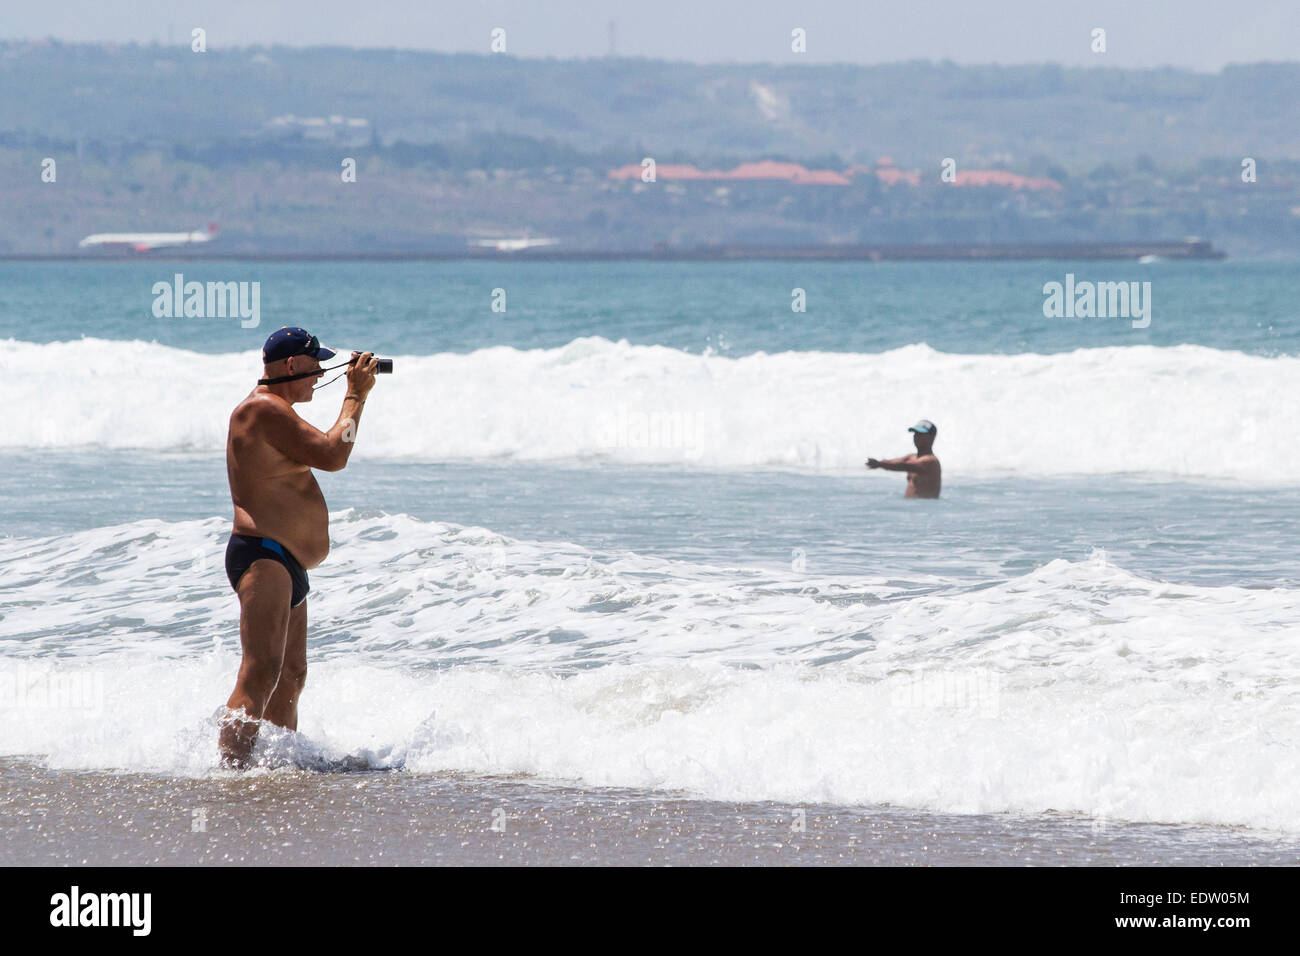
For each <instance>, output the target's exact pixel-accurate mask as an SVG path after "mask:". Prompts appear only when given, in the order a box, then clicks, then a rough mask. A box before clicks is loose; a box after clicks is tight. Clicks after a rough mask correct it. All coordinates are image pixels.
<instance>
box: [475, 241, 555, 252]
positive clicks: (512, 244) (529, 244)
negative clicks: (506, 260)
mask: <svg viewBox="0 0 1300 956" xmlns="http://www.w3.org/2000/svg"><path fill="white" fill-rule="evenodd" d="M559 241H560V240H558V239H471V240H470V245H471V246H477V247H479V248H480V249H494V250H495V251H497V252H519V251H520V250H522V249H534V248H536V247H537V246H553V245H555V244H556V243H557V242H559Z"/></svg>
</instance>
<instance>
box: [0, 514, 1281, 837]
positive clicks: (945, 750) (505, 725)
mask: <svg viewBox="0 0 1300 956" xmlns="http://www.w3.org/2000/svg"><path fill="white" fill-rule="evenodd" d="M227 530H228V529H227V525H226V522H225V521H224V519H215V518H214V519H211V520H209V521H194V522H183V523H176V524H167V523H164V522H159V521H152V520H151V521H141V522H135V523H132V524H129V525H123V526H118V527H111V528H99V529H93V530H90V531H84V532H79V533H76V534H70V535H64V536H58V537H54V538H46V539H8V540H0V614H2V615H3V618H2V619H0V754H4V755H15V754H39V755H42V756H43V759H45V760H46V761H48V762H49V763H50V764H51V765H52V766H55V767H64V768H97V769H106V768H126V769H134V770H150V771H160V772H170V773H208V772H211V771H212V770H213V768H214V767H215V763H216V753H215V728H214V724H213V722H212V715H213V713H214V711H215V710H216V708H217V706H218V705H219V704H220V703H221V702H222V701H223V700H224V698H225V697H226V695H227V694H228V693H229V690H230V685H231V682H232V681H233V677H234V673H235V668H236V664H237V660H238V655H237V628H236V616H235V603H234V600H233V596H232V595H231V593H230V591H229V588H228V586H227V585H226V582H225V580H224V577H223V574H222V571H221V567H220V562H219V560H217V555H218V554H219V549H220V546H221V544H222V543H223V539H224V535H225V533H226V531H227ZM332 534H333V537H334V540H335V542H336V545H337V550H336V552H335V553H334V554H332V555H331V557H330V559H329V560H328V561H327V563H326V564H324V565H322V566H321V567H320V568H319V569H317V570H316V571H314V572H313V574H312V583H313V588H314V590H313V594H312V597H311V598H310V602H309V606H310V616H311V619H312V632H311V633H312V641H311V650H310V657H311V673H310V677H309V680H308V689H307V691H306V694H305V696H304V698H303V704H302V708H303V709H302V723H301V736H300V737H291V738H284V737H283V736H279V737H275V736H274V735H272V737H271V738H269V739H268V741H267V743H268V745H269V746H268V747H267V749H265V750H264V751H263V753H264V756H266V757H268V758H269V760H270V762H272V763H275V762H277V761H280V762H285V761H288V762H294V763H300V764H301V763H304V762H305V763H307V764H309V765H310V764H312V763H313V762H327V761H329V760H331V759H334V758H337V757H339V756H342V755H344V754H349V753H362V754H363V755H364V756H365V759H366V761H368V762H370V763H371V764H372V765H375V766H396V765H403V766H405V768H406V769H407V771H414V772H441V771H452V770H454V771H467V772H474V773H485V774H532V775H536V776H539V777H543V778H547V779H555V780H572V781H579V782H582V783H585V784H587V785H609V786H629V787H643V788H649V789H656V790H664V791H685V792H689V793H694V794H698V795H701V796H706V797H713V798H718V799H734V800H741V799H745V800H780V801H786V802H791V803H796V804H801V803H812V802H831V803H841V804H875V803H882V802H889V803H893V804H897V805H901V806H909V807H919V808H927V809H935V810H946V811H956V812H975V811H989V812H991V811H1028V812H1036V811H1044V810H1048V809H1054V810H1058V811H1072V812H1079V813H1087V814H1105V815H1106V816H1107V817H1109V818H1111V819H1117V820H1118V819H1133V820H1152V821H1169V822H1200V823H1218V824H1240V825H1248V826H1254V827H1262V828H1276V829H1285V830H1291V831H1300V808H1297V805H1296V803H1295V801H1294V799H1293V794H1294V792H1295V791H1296V789H1297V787H1298V786H1300V748H1298V747H1297V744H1296V741H1297V739H1300V707H1297V704H1300V650H1298V649H1297V648H1300V643H1298V642H1297V637H1300V600H1298V598H1300V595H1297V593H1296V592H1295V591H1293V590H1285V589H1271V590H1269V589H1244V588H1233V587H1195V586H1185V585H1171V584H1167V583H1162V582H1159V581H1152V580H1146V579H1143V578H1140V577H1137V576H1135V575H1132V574H1130V573H1128V572H1126V571H1124V570H1123V569H1121V568H1117V567H1114V566H1113V565H1111V564H1109V563H1108V562H1107V561H1106V559H1105V558H1104V556H1102V555H1095V556H1094V557H1093V558H1092V559H1090V560H1086V561H1079V562H1068V561H1063V560H1057V561H1052V562H1049V563H1048V564H1046V565H1044V566H1042V567H1040V568H1038V569H1036V570H1034V571H1032V572H1030V573H1027V574H1024V575H1022V576H1020V577H1016V578H1013V579H1010V580H1007V581H1004V582H1000V583H992V584H988V585H986V586H981V587H973V588H968V587H962V588H957V587H952V586H947V587H945V586H943V585H942V584H941V583H940V582H936V581H933V580H916V581H910V582H902V583H894V584H887V583H886V582H885V580H884V579H883V578H880V577H875V576H872V575H870V574H863V575H861V576H839V577H830V578H819V577H816V576H811V575H807V574H801V573H798V572H795V571H792V570H790V569H789V568H779V569H755V568H726V567H716V566H708V565H702V564H695V563H689V562H680V561H669V560H662V559H655V558H650V557H646V556H643V555H637V554H632V553H626V552H608V553H603V552H593V551H589V550H587V549H584V548H581V547H578V546H576V545H572V544H566V543H563V542H528V541H516V540H512V539H508V538H504V537H502V536H501V535H498V534H495V533H493V532H491V531H487V530H485V529H481V528H464V527H460V526H456V525H449V524H441V523H426V522H421V521H418V520H416V519H413V518H410V517H407V516H402V515H397V516H389V515H382V514H377V513H364V512H357V511H348V512H340V513H338V514H336V515H334V516H333V525H332ZM73 691H76V693H75V694H74V693H73Z"/></svg>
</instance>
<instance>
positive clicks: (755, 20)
mask: <svg viewBox="0 0 1300 956" xmlns="http://www.w3.org/2000/svg"><path fill="white" fill-rule="evenodd" d="M611 20H612V21H614V22H615V23H616V28H615V33H616V40H615V46H616V51H617V52H618V53H619V54H622V55H628V56H648V57H654V58H658V59H677V60H694V61H697V62H791V63H797V62H817V63H830V62H851V63H887V62H896V61H899V60H909V59H935V60H940V59H951V60H955V61H957V62H958V63H1044V62H1052V63H1063V64H1067V65H1076V66H1117V67H1150V66H1163V65H1172V66H1179V67H1185V68H1189V69H1195V70H1217V69H1219V68H1221V67H1222V66H1224V65H1225V64H1227V63H1246V62H1257V61H1260V60H1295V59H1297V58H1300V0H1237V2H1225V0H1089V2H1061V0H994V2H987V0H896V2H881V0H799V2H779V0H716V2H711V0H605V2H599V0H467V2H462V3H444V2H437V0H364V2H358V0H62V2H61V0H0V38H5V39H15V38H38V37H57V38H59V39H61V40H67V41H132V40H134V41H138V42H146V43H147V42H151V41H157V42H161V43H166V42H169V41H170V42H173V43H177V44H180V43H184V44H185V45H186V46H188V43H189V34H190V30H191V28H192V27H196V26H199V27H203V28H204V29H205V30H207V34H208V48H209V49H217V48H219V47H221V46H222V45H233V46H249V45H255V44H272V43H280V44H289V45H292V46H311V45H318V44H329V45H346V46H370V47H402V48H408V49H421V50H440V51H447V52H451V51H458V52H483V53H485V52H487V51H488V44H489V34H490V31H491V30H492V28H493V27H504V28H505V30H506V42H507V48H508V52H510V53H512V54H516V55H518V56H526V57H545V56H554V57H575V56H577V57H586V56H603V55H604V54H606V53H607V52H608V51H609V24H610V21H611ZM794 27H802V28H803V29H805V30H806V31H807V38H808V40H807V44H808V49H807V53H806V54H804V55H802V56H801V55H797V54H795V53H792V52H791V50H790V31H791V30H792V29H793V28H794ZM1094 27H1102V28H1104V29H1105V30H1106V46H1107V51H1106V53H1105V54H1096V53H1094V52H1092V50H1091V49H1090V44H1091V31H1092V29H1093V28H1094Z"/></svg>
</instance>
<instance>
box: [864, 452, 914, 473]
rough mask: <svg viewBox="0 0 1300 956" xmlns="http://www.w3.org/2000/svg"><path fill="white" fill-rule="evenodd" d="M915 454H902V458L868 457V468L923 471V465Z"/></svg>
mask: <svg viewBox="0 0 1300 956" xmlns="http://www.w3.org/2000/svg"><path fill="white" fill-rule="evenodd" d="M916 459H917V456H916V455H904V456H903V457H902V458H886V459H885V460H884V461H881V460H880V459H878V458H868V459H867V467H868V468H883V469H885V471H923V470H924V469H925V466H924V465H922V464H919V463H918V462H917V460H916Z"/></svg>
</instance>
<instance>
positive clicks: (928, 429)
mask: <svg viewBox="0 0 1300 956" xmlns="http://www.w3.org/2000/svg"><path fill="white" fill-rule="evenodd" d="M908 431H909V432H916V433H917V434H918V435H937V434H939V426H938V425H936V424H935V423H934V422H932V421H930V419H928V418H922V419H921V420H920V421H919V422H917V423H916V424H915V425H913V426H912V427H911V428H909V429H908Z"/></svg>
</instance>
